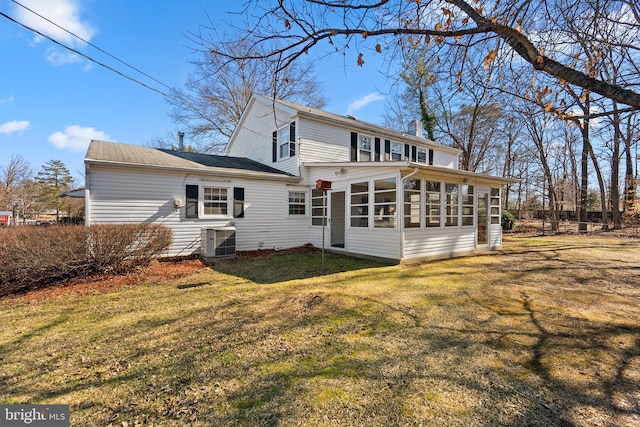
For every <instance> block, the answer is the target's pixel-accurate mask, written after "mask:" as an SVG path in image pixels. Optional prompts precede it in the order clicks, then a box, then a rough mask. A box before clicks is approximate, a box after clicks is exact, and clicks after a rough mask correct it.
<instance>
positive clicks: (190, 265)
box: [3, 259, 204, 302]
mask: <svg viewBox="0 0 640 427" xmlns="http://www.w3.org/2000/svg"><path fill="white" fill-rule="evenodd" d="M203 267H204V264H203V263H202V261H200V260H198V259H182V260H176V259H173V260H167V261H152V262H151V263H150V264H149V265H147V266H144V267H139V268H138V269H136V271H134V272H131V273H127V274H122V275H116V274H97V275H92V276H88V277H75V278H73V279H69V280H65V281H62V282H58V283H55V284H52V285H50V286H48V287H46V288H42V289H36V290H32V291H29V292H27V293H24V294H18V295H11V296H8V297H6V298H4V299H3V300H4V302H7V301H11V300H14V299H19V300H20V301H21V302H31V301H40V300H45V299H49V298H56V297H60V296H63V295H69V294H73V295H87V294H96V293H105V292H110V291H112V290H115V289H118V288H121V287H124V286H134V285H138V284H140V283H142V282H164V281H167V280H173V279H177V278H180V277H184V276H188V275H189V274H192V273H194V272H195V271H197V270H200V269H202V268H203Z"/></svg>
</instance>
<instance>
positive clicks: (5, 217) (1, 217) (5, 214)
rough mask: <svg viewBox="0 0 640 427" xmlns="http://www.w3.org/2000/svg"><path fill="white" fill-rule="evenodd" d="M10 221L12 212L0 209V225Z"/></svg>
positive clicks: (8, 223) (9, 223)
mask: <svg viewBox="0 0 640 427" xmlns="http://www.w3.org/2000/svg"><path fill="white" fill-rule="evenodd" d="M11 221H13V212H11V211H0V226H6V225H11Z"/></svg>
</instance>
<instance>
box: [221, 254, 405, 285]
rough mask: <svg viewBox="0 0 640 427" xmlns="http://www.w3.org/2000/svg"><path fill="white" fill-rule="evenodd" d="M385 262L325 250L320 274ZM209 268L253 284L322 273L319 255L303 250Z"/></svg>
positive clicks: (340, 271) (222, 261)
mask: <svg viewBox="0 0 640 427" xmlns="http://www.w3.org/2000/svg"><path fill="white" fill-rule="evenodd" d="M389 265H393V264H392V263H388V262H387V263H385V262H382V261H375V260H369V259H363V258H355V257H350V256H346V255H341V254H336V253H331V252H328V253H326V254H325V271H324V274H334V273H343V272H347V271H355V270H362V269H368V268H377V267H383V266H389ZM210 267H211V268H212V269H213V270H215V271H217V272H220V273H224V274H229V275H232V276H237V277H242V278H244V279H246V280H249V281H251V282H254V283H260V284H272V283H279V282H287V281H290V280H299V279H309V278H312V277H319V276H322V254H321V253H320V252H318V251H315V250H306V251H303V252H298V253H283V254H271V255H265V256H260V257H253V258H232V259H223V260H220V261H216V262H215V263H213V264H211V265H210Z"/></svg>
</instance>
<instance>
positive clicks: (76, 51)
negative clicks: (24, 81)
mask: <svg viewBox="0 0 640 427" xmlns="http://www.w3.org/2000/svg"><path fill="white" fill-rule="evenodd" d="M0 16H3V17H5V18H7V19H8V20H9V21H11V22H14V23H16V24H18V25H19V26H21V27H23V28H25V29H27V30H29V31H32V32H34V33H36V34H37V35H39V36H42V37H44V38H46V39H47V40H49V41H51V42H53V43H55V44H57V45H58V46H61V47H63V48H65V49H67V50H69V51H71V52H73V53H75V54H78V55H80V56H82V57H83V58H85V59H87V60H88V61H91V62H93V63H95V64H97V65H99V66H101V67H104V68H106V69H107V70H109V71H113V72H114V73H116V74H118V75H119V76H121V77H124V78H126V79H128V80H130V81H132V82H134V83H137V84H139V85H140V86H143V87H145V88H147V89H149V90H152V91H154V92H156V93H158V94H160V95H162V96H164V97H165V98H167V99H170V100H172V101H175V102H178V103H180V104H182V105H184V106H186V107H187V108H189V109H190V110H194V111H197V112H199V110H198V108H196V107H195V106H193V105H191V104H189V103H188V102H185V101H184V100H182V99H180V98H177V97H175V96H172V95H169V94H167V93H165V92H162V91H161V90H159V89H156V88H154V87H152V86H149V85H148V84H146V83H143V82H141V81H139V80H136V79H135V78H133V77H131V76H128V75H126V74H124V73H123V72H121V71H118V70H116V69H115V68H113V67H110V66H109V65H107V64H104V63H102V62H100V61H98V60H96V59H93V58H92V57H90V56H89V55H87V54H84V53H82V52H80V51H78V50H76V49H74V48H72V47H69V46H67V45H65V44H64V43H62V42H59V41H57V40H55V39H54V38H52V37H50V36H47V35H46V34H44V33H42V32H40V31H38V30H36V29H35V28H31V27H29V26H28V25H26V24H23V23H22V22H20V21H17V20H16V19H14V18H12V17H11V16H9V15H7V14H5V13H4V12H1V11H0ZM38 16H40V15H38ZM41 17H42V16H41ZM42 18H43V19H45V20H47V21H49V20H48V19H46V18H44V17H42ZM49 22H51V21H49ZM51 23H52V24H53V25H56V26H58V25H57V24H55V23H53V22H51ZM58 27H59V26H58ZM60 28H62V27H60ZM62 29H63V30H64V28H62ZM65 31H67V30H65ZM67 32H68V33H70V34H73V33H71V32H70V31H67ZM74 36H75V34H74ZM75 37H78V36H75ZM78 38H79V39H80V40H82V39H81V38H80V37H78ZM83 41H84V40H83ZM91 46H93V45H91ZM94 47H95V46H94ZM97 49H99V50H100V51H102V52H104V51H103V50H102V49H100V48H97ZM105 53H107V52H105ZM107 55H109V56H111V57H112V58H114V59H116V60H118V61H120V62H122V63H123V64H125V65H127V66H128V67H130V68H132V69H134V70H136V71H138V72H140V73H142V74H143V75H145V76H147V77H149V78H151V79H152V80H154V81H156V82H158V83H160V84H161V85H163V86H165V87H167V88H169V89H170V90H174V89H173V88H171V87H169V86H167V85H165V84H164V83H162V82H159V81H158V80H156V79H154V78H153V77H151V76H149V75H147V74H145V73H144V72H142V71H140V70H138V69H136V68H135V67H133V66H131V65H128V64H126V63H125V62H123V61H121V60H119V59H118V58H115V57H114V56H113V55H111V54H109V53H107ZM187 99H188V98H187Z"/></svg>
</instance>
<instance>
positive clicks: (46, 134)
mask: <svg viewBox="0 0 640 427" xmlns="http://www.w3.org/2000/svg"><path fill="white" fill-rule="evenodd" d="M17 1H19V3H21V4H23V5H25V6H27V7H28V8H30V9H32V10H34V11H36V12H38V13H39V14H40V15H42V16H45V17H46V18H48V19H49V20H51V21H53V22H55V23H56V24H58V25H60V26H62V27H64V28H66V29H68V30H69V31H71V32H73V33H75V34H77V35H79V36H81V37H82V38H84V39H85V40H87V41H89V42H91V43H92V44H94V45H96V46H98V47H100V48H101V49H103V50H105V51H106V52H108V53H110V54H111V55H113V56H115V57H117V58H119V59H121V60H122V61H124V62H127V63H128V64H130V65H132V66H134V67H136V68H138V69H140V70H141V71H143V72H144V73H146V74H149V75H150V76H152V77H154V78H155V79H157V80H158V81H160V82H162V83H164V84H165V85H167V86H170V87H182V86H183V84H184V81H185V79H186V77H187V76H188V74H189V73H190V72H191V71H192V70H193V66H192V65H191V64H190V61H193V60H197V59H199V56H198V54H197V53H194V51H193V47H194V46H193V44H192V42H190V41H189V39H188V37H187V34H188V33H189V32H196V31H197V30H198V28H199V26H201V25H209V19H211V21H213V23H214V24H218V23H220V24H221V25H222V21H223V20H225V21H228V20H230V19H231V18H232V16H231V15H229V14H228V13H227V12H230V11H234V10H237V8H238V7H239V6H238V3H236V2H230V1H222V0H214V1H204V0H189V1H186V2H177V1H169V0H158V1H155V2H147V1H131V0H110V1H106V0H17ZM0 12H2V13H4V14H6V15H9V16H10V17H12V18H13V19H15V20H17V21H20V22H22V23H24V24H27V25H29V26H31V27H32V28H35V29H37V30H39V31H41V32H43V33H44V34H46V35H48V36H51V37H53V38H54V39H56V40H58V41H59V42H61V43H63V44H66V45H68V46H71V47H73V48H74V49H77V50H78V51H80V52H82V53H84V54H86V55H87V56H90V57H92V58H94V59H96V60H98V61H100V62H103V63H105V64H107V65H109V66H111V67H113V68H115V69H117V70H119V71H121V72H122V73H124V74H127V75H129V76H131V77H133V78H135V79H137V80H139V81H141V82H143V83H145V84H148V85H150V86H152V87H155V88H157V89H160V90H162V91H165V92H166V91H167V89H166V88H165V87H163V86H161V85H160V84H159V83H157V82H154V81H153V80H150V79H148V78H147V77H145V76H143V75H141V74H139V73H137V72H135V71H134V70H132V69H130V68H127V67H126V66H125V65H123V64H121V63H119V62H117V61H116V60H114V59H113V58H110V57H109V56H107V55H105V54H104V53H101V52H100V51H98V50H96V49H94V48H92V47H91V46H88V45H86V44H85V43H83V42H81V41H79V40H78V39H76V38H74V37H72V36H71V35H69V34H68V33H65V32H64V31H62V30H60V29H58V28H56V27H54V26H52V25H51V24H48V23H47V22H46V21H44V20H42V19H41V18H39V17H37V16H36V15H33V14H32V13H31V12H29V11H27V10H25V9H23V8H22V7H20V6H18V5H17V4H16V3H14V2H13V1H10V0H0ZM312 55H313V52H311V55H310V56H311V57H312ZM0 58H1V59H0V64H1V65H0V165H5V164H7V163H8V161H9V159H10V158H11V155H21V156H23V157H24V158H25V159H27V160H28V161H29V162H30V163H31V165H32V167H33V169H34V172H37V171H38V170H40V167H41V166H42V165H43V164H44V163H45V162H47V161H48V160H53V159H56V160H62V161H63V162H64V163H65V164H66V165H67V167H68V168H69V170H70V172H71V173H72V175H73V176H74V178H76V179H77V180H78V183H79V184H82V183H83V176H82V175H83V170H84V166H83V159H84V155H85V153H86V148H87V146H88V145H89V141H90V140H91V139H106V140H110V141H118V142H122V143H127V144H138V145H142V144H145V143H148V142H149V141H151V140H152V139H154V138H156V137H160V136H164V135H166V134H167V132H172V133H174V132H175V133H177V131H178V130H179V128H178V127H176V125H175V124H174V123H173V122H172V120H171V119H170V117H169V112H170V109H171V108H170V105H169V104H168V103H167V102H166V100H165V98H164V97H163V96H162V95H160V94H158V93H156V92H154V91H152V90H150V89H147V88H144V87H142V86H140V85H139V84H136V83H134V82H132V81H130V80H128V79H126V78H125V77H122V76H120V75H118V74H116V73H114V72H113V71H110V70H107V69H105V68H103V67H101V66H99V65H97V64H95V63H92V62H90V61H88V60H87V59H84V58H82V57H80V56H78V55H75V54H72V53H71V52H69V51H68V50H66V49H64V48H63V47H60V46H58V45H56V44H54V43H53V42H51V41H49V40H47V39H45V38H42V37H40V36H37V35H36V34H35V33H33V32H31V31H29V30H27V29H24V28H22V27H21V26H19V25H17V24H16V23H14V22H12V21H10V20H9V19H7V18H5V17H4V16H0ZM365 61H366V62H365V66H364V67H358V66H357V65H356V54H355V53H354V57H353V58H346V61H344V64H346V68H345V67H343V59H342V58H338V57H334V58H328V59H322V60H317V61H316V62H315V63H314V64H315V66H316V71H317V72H318V75H319V80H320V81H321V82H322V83H323V84H324V88H325V93H324V95H325V96H326V97H327V98H328V100H329V102H328V104H327V106H326V107H325V109H326V110H327V111H330V112H333V113H338V114H353V115H356V116H358V118H360V119H363V120H367V121H370V122H374V123H381V121H382V119H381V114H382V112H383V108H384V95H383V93H384V91H385V90H386V88H385V86H384V80H383V78H382V76H381V75H380V74H379V72H378V71H377V70H378V69H379V65H380V64H376V63H375V59H374V58H371V57H365Z"/></svg>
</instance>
